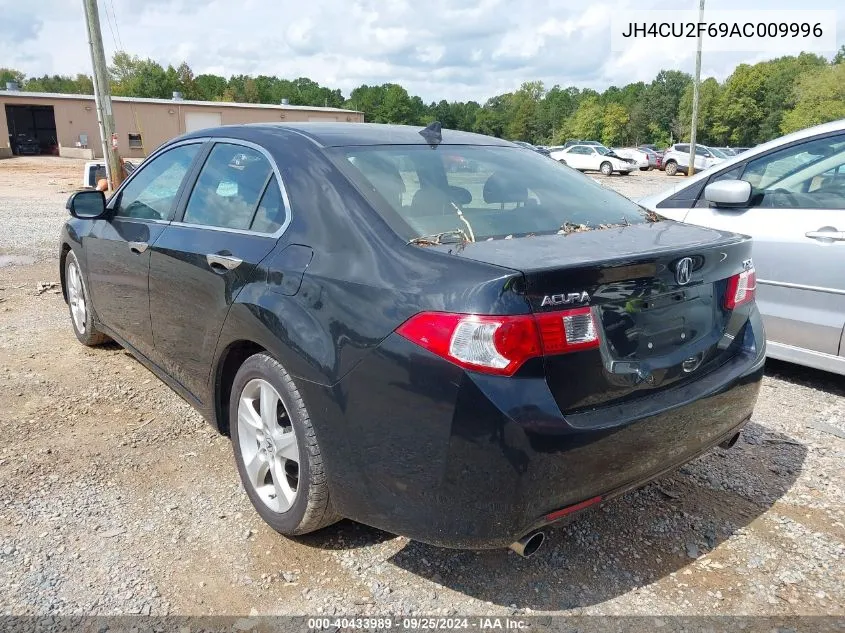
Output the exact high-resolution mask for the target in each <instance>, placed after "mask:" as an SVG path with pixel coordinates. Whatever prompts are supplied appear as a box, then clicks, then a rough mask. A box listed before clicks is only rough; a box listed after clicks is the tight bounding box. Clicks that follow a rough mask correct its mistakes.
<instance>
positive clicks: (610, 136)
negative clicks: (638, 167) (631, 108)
mask: <svg viewBox="0 0 845 633" xmlns="http://www.w3.org/2000/svg"><path fill="white" fill-rule="evenodd" d="M629 122H630V117H629V116H628V111H627V110H626V109H625V106H623V105H622V104H620V103H609V104H608V105H607V106H605V108H604V114H603V116H602V131H601V142H602V143H604V144H605V145H607V146H608V147H613V146H614V145H623V144H624V143H625V135H626V132H627V130H628V123H629Z"/></svg>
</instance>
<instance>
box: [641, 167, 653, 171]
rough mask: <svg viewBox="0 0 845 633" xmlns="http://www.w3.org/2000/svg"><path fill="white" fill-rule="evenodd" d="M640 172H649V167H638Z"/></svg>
mask: <svg viewBox="0 0 845 633" xmlns="http://www.w3.org/2000/svg"><path fill="white" fill-rule="evenodd" d="M640 171H651V167H640Z"/></svg>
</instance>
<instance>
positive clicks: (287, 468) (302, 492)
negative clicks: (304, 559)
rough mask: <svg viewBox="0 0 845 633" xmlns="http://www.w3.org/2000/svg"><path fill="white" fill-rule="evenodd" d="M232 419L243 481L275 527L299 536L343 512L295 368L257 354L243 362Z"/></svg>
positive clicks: (234, 393)
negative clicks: (331, 487)
mask: <svg viewBox="0 0 845 633" xmlns="http://www.w3.org/2000/svg"><path fill="white" fill-rule="evenodd" d="M261 403H265V404H267V403H269V404H270V405H271V406H272V407H273V409H272V413H268V412H269V411H270V409H269V408H268V409H267V410H265V411H264V412H263V413H264V415H262V410H261ZM229 420H230V421H231V423H230V427H229V428H230V431H231V435H232V447H233V451H234V455H235V464H236V465H237V469H238V474H239V475H240V478H241V483H242V484H243V486H244V489H245V490H246V494H247V496H248V497H249V500H250V502H252V505H253V507H254V508H255V510H256V512H258V514H259V515H260V516H261V518H262V519H264V521H265V522H266V523H267V524H268V525H269V526H270V527H272V528H273V529H274V530H276V531H277V532H279V533H280V534H284V535H285V536H296V535H299V534H307V533H308V532H314V531H316V530H319V529H321V528H324V527H326V526H327V525H331V524H332V523H335V522H337V521H339V520H340V519H341V518H342V517H341V516H340V515H339V514H337V512H336V511H335V510H334V507H333V506H332V502H331V499H330V497H329V487H328V477H327V474H326V468H325V465H324V463H323V457H322V453H321V452H320V446H319V444H318V442H317V436H316V434H315V433H314V427H313V426H312V425H311V418H310V417H309V415H308V410H307V409H306V407H305V403H304V402H303V400H302V396H301V395H300V394H299V390H298V389H297V388H296V385H295V384H294V382H293V379H292V378H291V377H290V374H288V373H287V371H285V369H284V367H282V365H281V364H280V363H279V362H278V361H277V360H276V359H275V358H273V357H271V356H270V355H268V354H264V353H261V354H255V355H253V356H250V357H249V358H248V359H247V360H246V361H244V363H243V365H241V367H240V369H239V370H238V372H237V374H236V375H235V380H234V382H233V384H232V395H231V398H230V402H229ZM256 460H257V461H256ZM291 493H292V494H291Z"/></svg>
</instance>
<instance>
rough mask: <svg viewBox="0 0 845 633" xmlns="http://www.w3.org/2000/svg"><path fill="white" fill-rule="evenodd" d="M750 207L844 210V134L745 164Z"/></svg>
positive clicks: (744, 177)
mask: <svg viewBox="0 0 845 633" xmlns="http://www.w3.org/2000/svg"><path fill="white" fill-rule="evenodd" d="M742 180H745V181H746V182H748V183H750V184H751V190H752V197H751V201H752V206H759V207H785V208H796V209H845V134H838V135H834V136H827V137H824V138H818V139H813V140H810V141H807V142H805V143H799V144H797V145H793V146H791V147H786V148H784V149H782V150H778V151H776V152H771V153H769V154H766V155H764V156H761V157H760V158H756V159H754V160H752V161H749V162H748V165H747V167H746V168H745V171H744V172H743V174H742Z"/></svg>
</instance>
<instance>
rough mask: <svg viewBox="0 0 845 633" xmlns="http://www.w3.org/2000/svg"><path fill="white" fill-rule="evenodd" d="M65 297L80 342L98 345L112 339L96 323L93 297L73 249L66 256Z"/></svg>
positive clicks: (93, 345)
mask: <svg viewBox="0 0 845 633" xmlns="http://www.w3.org/2000/svg"><path fill="white" fill-rule="evenodd" d="M65 298H66V299H67V307H68V313H69V314H70V323H71V326H72V327H73V333H74V334H76V338H77V339H78V340H79V342H80V343H82V344H83V345H87V346H88V347H96V346H97V345H102V344H103V343H105V342H107V341H109V340H110V339H109V337H108V336H106V335H105V334H103V333H102V332H100V331H99V330H98V329H97V326H96V325H95V324H96V322H97V318H96V316H95V314H94V306H92V305H91V298H90V295H89V294H88V289H87V288H86V287H85V279H84V277H83V275H82V267H81V266H80V265H79V260H78V259H76V254H75V253H74V252H73V251H68V254H67V256H66V257H65Z"/></svg>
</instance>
